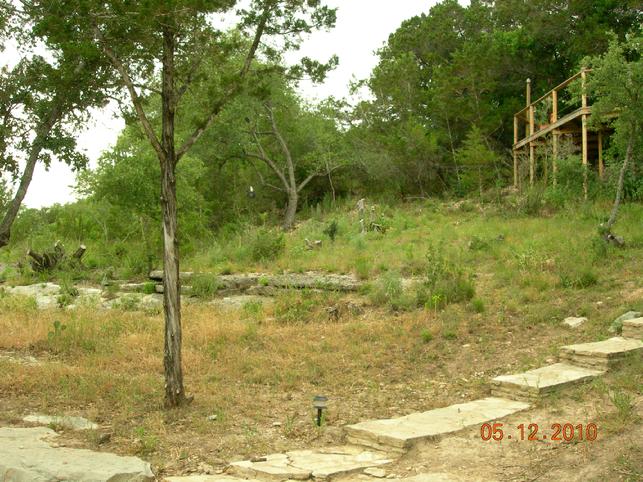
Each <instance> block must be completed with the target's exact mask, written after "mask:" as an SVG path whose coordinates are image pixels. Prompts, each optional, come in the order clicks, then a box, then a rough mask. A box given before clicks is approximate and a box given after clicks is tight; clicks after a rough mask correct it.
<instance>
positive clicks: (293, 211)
mask: <svg viewBox="0 0 643 482" xmlns="http://www.w3.org/2000/svg"><path fill="white" fill-rule="evenodd" d="M297 204H299V194H298V193H297V188H294V189H292V188H291V189H289V190H288V205H287V206H286V215H285V216H284V230H285V231H290V230H291V229H292V227H293V225H294V224H295V216H296V215H297Z"/></svg>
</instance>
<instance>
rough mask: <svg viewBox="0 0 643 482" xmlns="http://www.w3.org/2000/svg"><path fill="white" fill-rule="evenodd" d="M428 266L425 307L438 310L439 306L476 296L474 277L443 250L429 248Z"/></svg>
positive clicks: (424, 295)
mask: <svg viewBox="0 0 643 482" xmlns="http://www.w3.org/2000/svg"><path fill="white" fill-rule="evenodd" d="M427 266H428V269H427V273H426V280H425V282H424V287H425V290H424V292H423V297H424V304H425V305H427V304H429V305H430V307H433V308H436V309H437V308H438V306H444V305H448V304H450V303H459V302H461V301H469V300H470V299H472V298H473V296H474V295H475V285H474V283H473V279H472V277H471V276H470V275H468V274H466V273H465V272H464V270H463V269H462V268H461V267H459V266H458V265H456V263H455V262H454V261H453V260H451V259H449V258H447V257H446V256H445V254H444V250H443V249H442V248H436V247H435V246H429V250H428V252H427ZM418 293H419V291H418Z"/></svg>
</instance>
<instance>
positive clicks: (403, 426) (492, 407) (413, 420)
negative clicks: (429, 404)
mask: <svg viewBox="0 0 643 482" xmlns="http://www.w3.org/2000/svg"><path fill="white" fill-rule="evenodd" d="M529 407H530V405H529V404H527V403H524V402H519V401H514V400H504V399H501V398H483V399H481V400H475V401H473V402H468V403H461V404H457V405H451V406H448V407H444V408H437V409H435V410H430V411H428V412H423V413H413V414H411V415H407V416H405V417H400V418H392V419H385V420H373V421H369V422H362V423H358V424H356V425H349V426H347V427H345V431H346V435H347V439H348V441H349V442H351V443H354V444H358V445H365V446H367V447H373V448H375V449H378V450H384V451H392V452H405V451H406V450H408V449H409V448H411V446H412V445H413V444H415V443H417V442H419V441H422V440H430V439H433V438H435V437H439V436H442V435H446V434H449V433H453V432H457V431H459V430H462V429H464V428H467V427H471V426H473V425H479V424H481V423H484V422H490V421H492V420H498V419H500V418H503V417H506V416H507V415H511V414H513V413H516V412H520V411H522V410H527V409H528V408H529Z"/></svg>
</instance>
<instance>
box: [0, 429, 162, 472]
mask: <svg viewBox="0 0 643 482" xmlns="http://www.w3.org/2000/svg"><path fill="white" fill-rule="evenodd" d="M56 436H57V434H56V432H54V431H53V430H51V429H48V428H44V427H35V428H0V480H5V481H15V482H27V481H34V482H54V481H62V480H67V481H72V480H73V481H75V482H103V481H104V482H108V481H118V482H143V481H152V480H154V473H153V472H152V469H151V467H150V464H149V463H147V462H145V461H143V460H141V459H139V458H137V457H121V456H119V455H115V454H109V453H105V452H94V451H91V450H85V449H74V448H66V447H53V446H52V444H51V443H50V442H49V440H50V439H51V438H54V437H56Z"/></svg>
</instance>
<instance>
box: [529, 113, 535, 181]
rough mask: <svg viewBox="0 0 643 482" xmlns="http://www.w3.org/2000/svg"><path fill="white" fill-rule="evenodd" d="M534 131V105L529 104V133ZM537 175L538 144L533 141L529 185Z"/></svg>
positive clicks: (531, 144)
mask: <svg viewBox="0 0 643 482" xmlns="http://www.w3.org/2000/svg"><path fill="white" fill-rule="evenodd" d="M533 133H534V106H533V105H531V104H530V105H529V135H530V136H531V135H533ZM535 177H536V146H534V143H533V142H530V143H529V185H530V186H533V185H534V179H535Z"/></svg>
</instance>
